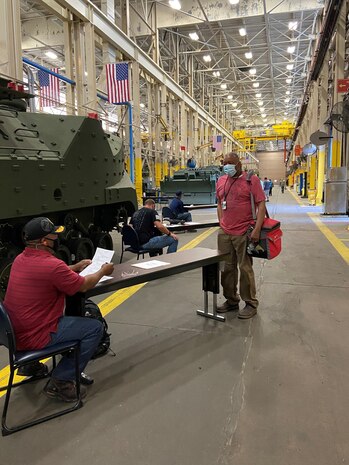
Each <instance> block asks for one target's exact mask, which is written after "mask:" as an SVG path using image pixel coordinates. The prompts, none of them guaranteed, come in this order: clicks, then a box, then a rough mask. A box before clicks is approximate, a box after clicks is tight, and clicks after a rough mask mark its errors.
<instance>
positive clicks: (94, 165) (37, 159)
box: [0, 78, 137, 294]
mask: <svg viewBox="0 0 349 465" xmlns="http://www.w3.org/2000/svg"><path fill="white" fill-rule="evenodd" d="M8 84H9V82H8V81H7V80H5V79H1V78H0V198H1V204H0V294H1V293H3V292H4V289H5V286H6V283H7V279H8V274H9V269H10V266H11V263H12V261H13V259H14V258H15V257H16V255H17V254H18V253H20V251H21V250H22V249H23V247H24V244H23V239H22V230H23V226H24V225H25V223H26V222H27V221H28V220H29V219H31V218H33V217H35V216H47V217H49V218H50V219H51V220H52V221H53V222H54V223H55V224H63V225H65V226H66V230H65V232H64V234H62V235H60V246H59V250H58V256H59V257H60V258H62V259H63V260H64V261H65V262H66V263H68V264H70V263H74V262H76V261H79V260H81V259H83V258H91V257H92V256H93V254H94V250H95V247H97V246H99V247H104V248H107V249H112V248H113V242H112V238H111V236H110V231H112V230H113V229H115V228H118V226H119V224H120V223H122V222H123V221H125V220H126V219H127V217H128V216H130V215H132V213H133V212H134V211H135V210H136V209H137V197H136V192H135V189H134V186H133V184H132V183H131V180H130V179H129V177H128V175H127V174H126V173H125V171H124V157H123V147H122V141H121V139H120V138H119V137H118V136H115V135H109V134H106V133H105V132H104V131H103V129H102V126H101V123H100V121H98V120H96V119H91V118H87V117H84V116H57V115H48V114H40V113H29V112H28V113H27V112H25V111H23V110H25V108H26V102H25V101H24V100H20V99H21V98H23V97H24V98H26V97H28V94H25V93H23V92H19V91H17V90H12V89H8ZM21 110H22V111H21Z"/></svg>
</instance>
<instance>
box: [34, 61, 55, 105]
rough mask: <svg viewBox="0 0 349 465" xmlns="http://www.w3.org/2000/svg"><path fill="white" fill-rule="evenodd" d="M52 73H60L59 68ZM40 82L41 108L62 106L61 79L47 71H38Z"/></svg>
mask: <svg viewBox="0 0 349 465" xmlns="http://www.w3.org/2000/svg"><path fill="white" fill-rule="evenodd" d="M51 71H53V72H54V73H58V68H53V69H52V70H51ZM38 80H39V84H40V106H41V107H56V106H58V105H60V91H59V79H58V77H56V76H53V75H52V74H49V73H47V72H46V71H43V70H41V69H40V70H39V71H38Z"/></svg>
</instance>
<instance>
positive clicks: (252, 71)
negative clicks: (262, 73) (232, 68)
mask: <svg viewBox="0 0 349 465" xmlns="http://www.w3.org/2000/svg"><path fill="white" fill-rule="evenodd" d="M256 72H257V70H256V68H251V69H250V71H249V73H250V74H251V75H252V76H254V75H255V74H256Z"/></svg>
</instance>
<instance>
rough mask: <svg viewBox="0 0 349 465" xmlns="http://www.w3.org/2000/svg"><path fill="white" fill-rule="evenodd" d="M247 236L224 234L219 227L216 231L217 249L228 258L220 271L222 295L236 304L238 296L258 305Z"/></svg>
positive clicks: (254, 305)
mask: <svg viewBox="0 0 349 465" xmlns="http://www.w3.org/2000/svg"><path fill="white" fill-rule="evenodd" d="M246 247H247V236H246V234H245V235H243V236H232V235H230V234H225V232H224V231H223V230H222V229H220V230H219V233H218V249H219V250H220V251H222V252H225V253H229V258H228V259H227V260H226V261H225V262H224V270H223V271H222V273H221V284H222V287H223V295H224V297H225V298H226V299H227V301H228V302H229V303H230V304H236V303H238V302H239V301H240V298H241V299H242V300H243V301H245V302H246V304H249V305H251V306H252V307H255V308H257V307H258V300H257V299H256V284H255V280H254V272H253V267H252V257H251V256H250V255H248V253H247V251H246ZM238 268H239V271H240V283H239V292H240V295H239V294H238V292H237V291H238V279H239V272H238Z"/></svg>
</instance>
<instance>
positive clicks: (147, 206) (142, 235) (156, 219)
mask: <svg viewBox="0 0 349 465" xmlns="http://www.w3.org/2000/svg"><path fill="white" fill-rule="evenodd" d="M130 224H131V225H132V226H133V228H134V229H135V231H136V232H137V234H138V238H139V243H140V245H141V246H142V247H143V248H144V249H163V248H164V247H168V249H167V253H173V252H176V251H177V247H178V238H177V236H176V235H175V234H173V233H172V232H171V231H169V230H168V229H167V228H166V226H165V225H163V224H162V223H161V220H160V216H159V215H158V213H157V211H156V210H155V202H154V200H153V199H147V200H146V201H145V202H144V207H143V208H141V209H140V210H137V211H136V212H135V213H134V214H133V215H132V218H131V221H130Z"/></svg>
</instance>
